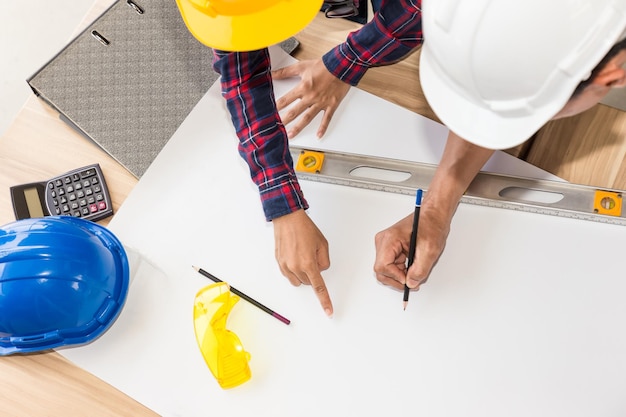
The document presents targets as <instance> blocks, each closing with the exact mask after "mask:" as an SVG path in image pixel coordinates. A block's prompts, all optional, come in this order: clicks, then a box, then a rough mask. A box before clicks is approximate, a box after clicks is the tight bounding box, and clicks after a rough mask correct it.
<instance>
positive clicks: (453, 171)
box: [426, 132, 494, 219]
mask: <svg viewBox="0 0 626 417" xmlns="http://www.w3.org/2000/svg"><path fill="white" fill-rule="evenodd" d="M493 152H494V151H493V150H491V149H486V148H481V147H479V146H476V145H474V144H472V143H470V142H467V141H465V140H463V139H462V138H460V137H459V136H457V135H456V134H454V133H453V132H450V134H449V135H448V140H447V142H446V147H445V149H444V152H443V155H442V157H441V161H440V162H439V166H438V167H437V170H436V172H435V175H434V177H433V179H432V181H431V183H430V186H429V188H428V192H427V193H426V194H427V199H428V202H429V204H430V205H432V207H437V209H438V210H441V211H442V212H443V213H446V214H447V217H448V218H449V219H451V218H452V216H453V215H454V212H455V210H456V208H457V206H458V203H459V201H460V200H461V197H462V196H463V194H464V193H465V191H466V190H467V187H468V186H469V184H470V183H471V182H472V180H473V179H474V178H475V177H476V174H478V172H479V171H480V169H481V168H482V167H483V166H484V165H485V163H486V162H487V160H488V159H489V158H490V157H491V155H493Z"/></svg>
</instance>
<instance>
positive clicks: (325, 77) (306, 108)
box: [272, 59, 350, 138]
mask: <svg viewBox="0 0 626 417" xmlns="http://www.w3.org/2000/svg"><path fill="white" fill-rule="evenodd" d="M296 76H299V77H300V79H301V81H300V83H299V84H298V85H297V86H295V87H294V88H293V89H292V90H290V91H289V92H288V93H286V94H285V95H284V96H282V97H280V98H279V99H278V100H277V101H276V105H277V107H278V110H279V111H281V110H283V109H285V108H287V107H289V106H290V105H291V107H290V108H289V110H287V112H285V114H284V115H281V118H282V121H283V123H284V124H285V126H286V125H288V124H289V123H291V122H293V121H294V120H296V119H298V118H299V119H298V120H297V122H296V123H295V124H294V125H293V126H292V127H291V129H288V131H287V135H288V136H289V138H293V137H295V136H296V135H297V134H298V133H300V132H301V131H302V129H304V128H305V127H306V126H307V125H308V124H309V123H311V120H313V119H314V118H315V116H317V114H318V113H319V112H324V116H323V117H322V121H321V123H320V126H319V128H318V129H317V137H318V138H321V137H322V136H323V135H324V133H326V129H328V125H329V124H330V120H331V119H332V117H333V115H334V114H335V110H337V107H339V104H340V103H341V100H343V98H344V97H345V96H346V94H347V93H348V90H350V85H349V84H346V83H344V82H343V81H341V80H340V79H339V78H337V77H335V76H334V75H332V74H331V73H330V72H328V70H327V69H326V67H325V66H324V63H323V62H322V60H321V59H316V60H307V61H300V62H297V63H295V64H292V65H290V66H288V67H285V68H281V69H278V70H275V71H272V78H273V79H275V80H280V79H284V78H289V77H296Z"/></svg>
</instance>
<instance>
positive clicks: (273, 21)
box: [176, 0, 323, 52]
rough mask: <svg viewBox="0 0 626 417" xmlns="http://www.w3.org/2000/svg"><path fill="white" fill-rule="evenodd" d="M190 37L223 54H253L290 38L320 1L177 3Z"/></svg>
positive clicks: (185, 0)
mask: <svg viewBox="0 0 626 417" xmlns="http://www.w3.org/2000/svg"><path fill="white" fill-rule="evenodd" d="M176 3H177V4H178V9H179V10H180V14H181V15H182V17H183V20H184V21H185V24H186V25H187V28H188V29H189V31H190V32H191V34H192V35H193V36H194V37H195V38H196V39H198V40H199V41H200V42H202V43H203V44H205V45H207V46H209V47H211V48H215V49H221V50H224V51H235V52H243V51H252V50H255V49H261V48H265V47H267V46H271V45H274V44H277V43H279V42H282V41H284V40H285V39H287V38H289V37H290V36H293V35H294V34H296V33H297V32H299V31H300V30H302V29H303V28H304V27H305V26H306V25H308V24H309V22H311V20H313V18H314V17H315V15H316V14H317V13H318V12H319V11H320V8H321V6H322V3H323V0H176Z"/></svg>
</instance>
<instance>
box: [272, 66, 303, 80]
mask: <svg viewBox="0 0 626 417" xmlns="http://www.w3.org/2000/svg"><path fill="white" fill-rule="evenodd" d="M299 67H300V65H299V63H295V64H293V65H288V66H286V67H283V68H278V69H275V70H272V78H273V79H275V80H283V79H285V78H291V77H295V76H298V75H300V69H299Z"/></svg>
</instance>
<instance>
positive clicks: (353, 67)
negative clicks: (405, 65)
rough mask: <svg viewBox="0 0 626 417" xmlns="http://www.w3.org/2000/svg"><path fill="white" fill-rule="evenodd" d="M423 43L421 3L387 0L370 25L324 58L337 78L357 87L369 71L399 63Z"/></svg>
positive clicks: (408, 0) (412, 0)
mask: <svg viewBox="0 0 626 417" xmlns="http://www.w3.org/2000/svg"><path fill="white" fill-rule="evenodd" d="M421 43H422V17H421V0H394V1H385V2H383V5H382V7H381V9H380V11H379V12H378V13H376V14H375V15H374V18H373V19H372V20H371V21H370V22H369V23H367V24H366V25H364V26H363V27H362V28H361V29H359V30H358V31H355V32H352V33H350V35H348V38H347V39H346V41H345V42H344V43H342V44H341V45H338V46H336V47H335V48H333V49H332V50H330V51H329V52H328V53H326V54H325V55H324V56H323V58H322V59H323V61H324V65H325V66H326V68H327V69H328V70H329V71H330V72H331V73H332V74H333V75H335V76H336V77H337V78H339V79H341V80H342V81H344V82H346V83H348V84H350V85H357V84H358V82H359V81H360V80H361V78H362V77H363V75H364V74H365V72H366V71H367V69H368V68H370V67H372V66H379V65H386V64H390V63H393V62H396V61H398V60H399V59H401V58H403V57H404V56H406V55H407V54H409V53H410V52H411V51H413V50H414V49H415V48H417V47H418V46H420V45H421Z"/></svg>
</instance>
